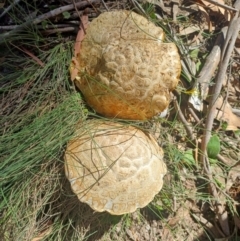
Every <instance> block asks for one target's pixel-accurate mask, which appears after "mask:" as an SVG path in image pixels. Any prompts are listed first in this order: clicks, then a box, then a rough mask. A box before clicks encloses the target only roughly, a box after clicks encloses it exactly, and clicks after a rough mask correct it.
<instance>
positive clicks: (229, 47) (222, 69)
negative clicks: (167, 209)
mask: <svg viewBox="0 0 240 241" xmlns="http://www.w3.org/2000/svg"><path fill="white" fill-rule="evenodd" d="M238 5H240V0H237V1H236V3H235V7H236V8H237V9H240V6H238ZM234 27H235V30H234V31H233V29H234ZM239 28H240V17H239V14H236V15H235V16H234V18H233V19H232V20H231V22H230V23H229V27H228V32H227V36H226V39H225V44H224V46H223V49H222V53H221V60H220V64H219V68H218V73H217V76H216V84H215V86H214V89H213V92H212V96H211V99H210V103H209V104H210V105H209V109H208V114H207V118H206V124H205V129H204V133H203V138H202V141H201V153H200V159H201V161H202V163H203V166H204V171H205V174H206V176H207V178H208V180H209V188H210V191H211V194H212V195H213V197H214V198H215V199H216V201H215V204H214V207H215V211H216V215H217V217H218V219H219V223H220V225H221V226H222V228H223V230H224V226H223V225H224V223H225V222H226V217H224V214H225V206H224V205H223V204H222V202H221V201H220V200H219V196H218V192H217V186H216V185H215V183H214V180H213V176H212V171H211V167H210V163H209V159H208V156H207V152H206V148H207V143H208V141H209V139H210V136H211V130H212V126H213V121H214V118H215V115H216V101H217V99H218V97H219V94H220V91H221V88H222V85H223V80H224V77H225V73H226V71H227V67H228V63H229V59H230V56H231V53H232V51H233V49H234V44H235V41H236V38H237V35H238V29H239ZM230 40H231V41H230ZM224 219H225V220H224Z"/></svg>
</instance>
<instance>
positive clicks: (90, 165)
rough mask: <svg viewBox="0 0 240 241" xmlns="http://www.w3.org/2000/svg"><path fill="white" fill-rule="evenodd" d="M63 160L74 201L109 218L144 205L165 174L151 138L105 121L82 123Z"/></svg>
mask: <svg viewBox="0 0 240 241" xmlns="http://www.w3.org/2000/svg"><path fill="white" fill-rule="evenodd" d="M64 158H65V172H66V176H67V178H68V179H69V181H70V183H71V187H72V190H73V192H74V193H75V194H76V195H77V196H78V198H79V200H80V201H82V202H84V203H87V204H88V205H89V206H91V208H92V209H94V210H95V211H98V212H102V211H107V212H109V213H111V214H114V215H121V214H125V213H130V212H134V211H135V210H136V209H137V208H142V207H144V206H146V205H147V204H148V203H149V202H150V201H152V199H153V198H154V196H155V195H156V194H157V193H158V192H159V191H160V190H161V188H162V185H163V176H164V175H165V174H166V172H167V168H166V165H165V163H164V162H163V151H162V149H161V148H160V147H159V145H158V144H157V142H156V141H155V139H154V138H153V137H152V136H151V135H150V134H145V133H144V132H143V131H141V130H140V129H137V128H135V127H133V126H126V125H122V124H117V123H114V122H109V121H107V122H106V121H105V122H104V121H99V120H91V121H89V122H87V123H86V124H84V131H83V126H82V127H81V128H80V129H78V131H77V132H76V134H75V137H74V138H73V139H72V140H71V141H70V142H69V143H68V145H67V149H66V152H65V157H64Z"/></svg>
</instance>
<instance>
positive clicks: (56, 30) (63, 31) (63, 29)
mask: <svg viewBox="0 0 240 241" xmlns="http://www.w3.org/2000/svg"><path fill="white" fill-rule="evenodd" d="M74 31H76V32H77V31H78V28H75V27H65V28H56V29H46V30H44V31H41V33H42V34H45V35H49V34H54V33H66V32H74Z"/></svg>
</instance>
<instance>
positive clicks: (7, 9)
mask: <svg viewBox="0 0 240 241" xmlns="http://www.w3.org/2000/svg"><path fill="white" fill-rule="evenodd" d="M20 1H21V0H15V1H14V2H13V3H12V4H10V5H9V6H8V7H7V8H6V9H5V10H4V11H3V12H2V13H1V15H0V18H2V17H3V16H4V15H5V14H6V13H8V12H9V11H10V10H11V9H12V8H13V7H14V6H15V5H16V4H18V3H19V2H20Z"/></svg>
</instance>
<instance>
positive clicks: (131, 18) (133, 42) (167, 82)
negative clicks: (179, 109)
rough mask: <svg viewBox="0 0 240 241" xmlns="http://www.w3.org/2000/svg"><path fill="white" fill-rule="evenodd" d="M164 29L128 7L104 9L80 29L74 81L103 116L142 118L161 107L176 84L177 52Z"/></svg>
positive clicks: (177, 76)
mask: <svg viewBox="0 0 240 241" xmlns="http://www.w3.org/2000/svg"><path fill="white" fill-rule="evenodd" d="M163 40H164V32H163V30H162V29H161V28H160V27H157V26H155V25H154V24H153V23H152V22H150V21H148V20H147V19H145V18H144V17H142V16H140V15H138V14H136V13H134V12H130V11H126V10H125V11H116V12H105V13H102V14H101V15H100V16H99V17H97V18H96V19H94V20H93V21H92V22H91V23H90V24H89V26H88V27H87V30H86V36H85V38H84V40H83V41H82V45H81V50H80V54H79V58H78V62H79V65H80V69H79V73H78V76H77V77H76V80H75V83H76V85H77V87H78V88H79V89H80V90H81V91H82V93H83V95H84V96H85V99H86V101H87V103H88V104H89V105H90V106H91V107H92V108H94V109H95V110H96V111H97V112H99V113H100V114H102V115H104V116H106V117H117V118H122V119H133V120H142V119H149V118H151V117H153V116H154V115H156V114H159V113H160V112H162V111H163V110H164V109H165V108H166V107H167V106H168V105H169V102H170V91H172V90H173V89H174V88H175V87H176V86H177V84H178V81H179V76H180V72H181V64H180V56H179V54H178V50H177V47H176V45H175V44H174V43H163Z"/></svg>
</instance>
